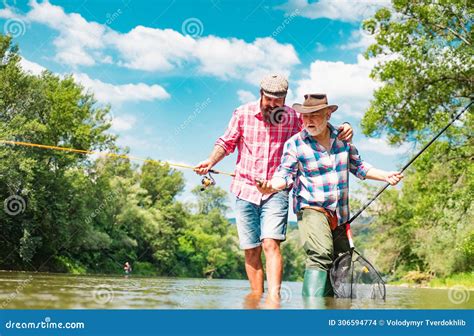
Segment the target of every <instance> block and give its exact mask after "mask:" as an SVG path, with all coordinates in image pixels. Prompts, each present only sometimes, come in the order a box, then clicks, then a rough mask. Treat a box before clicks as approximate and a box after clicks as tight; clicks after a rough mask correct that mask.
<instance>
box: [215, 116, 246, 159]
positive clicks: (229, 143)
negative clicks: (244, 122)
mask: <svg viewBox="0 0 474 336" xmlns="http://www.w3.org/2000/svg"><path fill="white" fill-rule="evenodd" d="M241 134H242V128H241V123H240V116H239V111H238V110H235V111H234V113H233V114H232V118H231V119H230V122H229V125H228V126H227V129H226V131H225V133H224V134H223V135H222V136H221V137H219V138H218V139H217V141H216V143H215V144H216V145H217V146H220V147H222V148H223V149H224V151H225V152H226V155H229V154H231V153H233V152H234V151H235V147H236V146H237V143H238V142H239V139H240V136H241Z"/></svg>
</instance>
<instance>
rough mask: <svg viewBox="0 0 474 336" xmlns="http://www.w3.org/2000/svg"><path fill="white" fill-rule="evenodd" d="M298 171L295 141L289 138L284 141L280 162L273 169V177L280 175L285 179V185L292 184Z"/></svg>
mask: <svg viewBox="0 0 474 336" xmlns="http://www.w3.org/2000/svg"><path fill="white" fill-rule="evenodd" d="M297 171H298V156H297V151H296V143H295V142H294V140H292V139H289V140H288V141H287V142H285V145H284V149H283V155H282V157H281V162H280V165H279V166H278V168H277V169H276V171H275V174H274V175H273V176H274V177H280V178H282V179H284V180H285V181H286V186H287V187H289V186H290V185H292V184H293V182H294V180H295V177H296V173H297Z"/></svg>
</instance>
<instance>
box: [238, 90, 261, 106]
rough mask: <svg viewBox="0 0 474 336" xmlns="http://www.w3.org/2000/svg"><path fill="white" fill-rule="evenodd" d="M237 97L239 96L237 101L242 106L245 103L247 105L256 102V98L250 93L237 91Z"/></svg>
mask: <svg viewBox="0 0 474 336" xmlns="http://www.w3.org/2000/svg"><path fill="white" fill-rule="evenodd" d="M237 95H238V96H239V101H240V102H241V103H242V104H246V103H249V102H251V101H255V100H257V97H256V96H255V95H254V94H253V93H252V92H250V91H246V90H239V91H237Z"/></svg>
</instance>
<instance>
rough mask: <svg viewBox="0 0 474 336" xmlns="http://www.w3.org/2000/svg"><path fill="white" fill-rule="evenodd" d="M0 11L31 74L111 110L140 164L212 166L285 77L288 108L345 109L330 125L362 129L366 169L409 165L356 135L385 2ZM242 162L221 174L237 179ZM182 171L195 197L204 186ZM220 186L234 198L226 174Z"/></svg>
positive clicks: (9, 6) (402, 149)
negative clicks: (239, 110) (242, 113)
mask: <svg viewBox="0 0 474 336" xmlns="http://www.w3.org/2000/svg"><path fill="white" fill-rule="evenodd" d="M2 2H3V3H2ZM2 2H0V6H1V7H0V8H1V9H0V27H1V28H3V32H4V33H9V34H10V35H12V36H13V37H14V41H15V42H16V43H18V44H19V46H20V51H21V55H22V57H23V61H22V64H23V66H24V68H25V69H27V70H28V71H31V72H33V73H38V72H40V71H41V70H42V69H43V68H47V69H49V70H51V71H53V72H55V73H58V74H60V75H64V74H74V76H75V78H76V80H77V81H78V82H80V83H81V84H83V85H84V86H85V87H87V88H89V89H90V90H91V91H93V92H94V93H95V94H96V97H97V98H98V100H99V103H100V104H107V103H110V104H111V105H112V116H113V128H112V132H114V133H116V134H119V135H120V137H119V144H120V145H122V146H128V147H129V148H130V150H131V154H133V155H135V156H142V157H151V158H153V159H160V160H166V161H171V162H178V163H187V164H192V165H194V164H196V163H198V162H199V161H201V160H203V159H205V158H206V157H207V155H208V154H209V152H210V151H211V150H212V147H213V144H214V142H215V140H216V138H217V137H218V136H220V135H221V134H222V133H223V132H224V130H225V127H226V125H227V123H228V121H229V118H230V116H231V114H232V111H233V110H234V109H235V108H236V107H238V106H239V105H241V104H242V103H245V102H248V101H251V100H253V99H255V97H257V96H258V90H259V88H258V83H259V81H260V79H261V77H262V76H263V75H265V74H267V73H270V72H280V73H283V74H285V75H287V76H288V77H289V82H290V93H289V96H288V98H287V104H289V105H291V104H292V103H293V102H296V101H301V100H302V97H303V94H304V93H308V92H325V93H327V94H328V97H329V101H330V102H331V103H334V104H338V105H339V106H340V108H339V110H338V111H337V112H336V113H335V114H334V115H333V118H332V122H333V123H334V124H339V123H341V122H342V121H349V122H350V123H351V124H352V125H353V126H354V128H355V133H356V135H355V137H354V142H355V144H356V145H357V146H358V147H359V150H360V152H361V153H362V156H363V158H365V159H366V160H367V161H369V162H370V163H372V164H374V165H375V166H377V167H380V168H382V169H387V170H395V169H397V167H399V166H400V165H401V164H402V163H403V162H405V161H406V155H407V150H408V149H409V148H408V147H407V146H398V147H396V148H392V147H389V146H388V145H387V144H386V143H385V141H384V139H383V138H382V139H369V138H366V137H365V136H363V135H362V134H361V132H360V128H359V123H360V119H361V116H362V115H363V113H364V110H365V109H366V108H367V106H368V102H369V101H370V98H371V96H372V92H373V90H374V89H375V88H376V87H377V85H379V84H377V83H375V82H374V81H372V80H371V79H370V78H369V76H368V75H369V73H370V70H371V69H372V67H373V66H374V64H375V61H373V60H371V61H367V60H365V59H364V58H363V57H362V53H363V51H364V50H365V48H366V47H367V46H368V45H369V44H370V43H371V41H372V37H371V36H370V35H368V34H367V33H365V32H364V31H363V30H361V29H360V26H361V21H362V20H363V19H364V18H367V17H369V16H370V15H371V14H373V13H374V12H375V10H376V9H377V8H378V7H380V6H383V5H387V1H386V0H379V1H357V0H333V1H328V0H321V1H314V2H308V1H307V0H290V1H288V0H282V1H266V0H263V1H259V0H257V1H223V0H214V1H169V0H167V1H159V2H152V1H142V0H123V1H120V0H118V1H110V0H109V1H96V0H85V1H55V0H51V1H49V2H47V1H42V2H40V1H38V2H37V1H20V0H16V1H15V0H2ZM235 160H236V156H235V154H234V155H233V156H231V157H228V158H226V159H225V160H224V161H223V162H221V163H220V164H219V165H218V166H217V168H218V169H221V170H225V171H233V169H234V165H235ZM183 172H184V173H185V177H186V179H187V187H186V192H185V193H184V194H183V195H182V196H181V198H182V199H189V197H190V194H189V190H190V189H191V188H192V187H193V186H194V185H196V184H198V183H199V182H200V178H199V177H197V176H196V175H194V173H193V172H191V171H183ZM217 180H218V184H219V185H220V186H222V187H224V188H226V189H227V190H228V189H229V185H230V180H229V179H228V178H227V177H224V176H222V177H217ZM354 181H355V180H354ZM356 183H357V182H356ZM353 185H354V184H353ZM354 186H357V184H355V185H354ZM231 204H233V202H232V201H231ZM229 215H230V216H232V213H230V214H229ZM292 218H294V217H293V216H292Z"/></svg>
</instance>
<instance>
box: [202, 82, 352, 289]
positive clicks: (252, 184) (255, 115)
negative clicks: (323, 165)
mask: <svg viewBox="0 0 474 336" xmlns="http://www.w3.org/2000/svg"><path fill="white" fill-rule="evenodd" d="M287 91H288V81H287V80H286V79H285V78H284V77H283V76H281V75H277V74H274V75H270V76H267V77H265V78H264V79H263V80H262V81H261V84H260V100H258V101H256V102H252V103H248V104H246V105H242V106H240V107H238V108H237V109H236V110H235V111H234V113H233V115H232V118H231V120H230V123H229V126H228V128H227V130H226V132H225V133H224V135H223V136H221V137H220V138H219V139H218V140H217V142H216V144H215V146H214V150H213V152H212V153H211V155H210V157H209V158H208V159H207V160H205V161H203V162H201V163H200V164H199V165H198V166H196V168H195V170H196V172H197V173H198V174H201V175H203V174H206V173H207V172H208V171H209V169H211V168H212V167H213V166H214V165H215V164H217V163H218V162H219V161H221V160H222V159H223V158H224V157H225V156H226V155H229V154H230V153H232V152H233V151H234V150H235V148H236V147H237V148H238V157H237V167H236V170H235V178H234V179H233V181H232V185H231V191H232V192H233V193H234V194H235V195H236V197H237V201H236V219H237V231H238V234H239V240H240V247H241V248H242V249H244V250H245V270H246V272H247V276H248V278H249V281H250V287H251V290H252V292H253V293H254V294H258V295H261V293H263V290H264V274H263V265H262V259H261V254H262V246H263V251H264V253H265V258H266V274H267V283H268V291H269V294H270V297H277V298H278V297H279V292H280V286H281V278H282V267H283V263H282V257H281V253H280V242H281V241H284V240H285V238H286V236H285V235H286V227H287V219H288V191H287V190H284V188H283V189H282V190H280V191H279V192H276V193H273V194H272V195H262V193H260V192H259V191H258V190H257V187H256V181H258V180H266V179H268V178H270V177H271V176H273V174H274V172H275V170H276V168H277V167H278V164H279V162H280V158H281V155H282V152H283V144H284V143H285V142H286V141H287V140H288V139H289V138H290V137H291V136H292V135H294V134H295V133H298V132H299V131H300V130H301V128H302V122H301V119H300V117H299V115H298V114H297V113H296V112H295V111H294V110H293V109H292V108H289V107H288V106H285V98H286V94H287ZM340 130H341V135H340V137H341V138H342V139H345V140H348V139H350V138H351V137H352V128H351V127H350V125H348V124H345V125H344V126H341V127H340Z"/></svg>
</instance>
